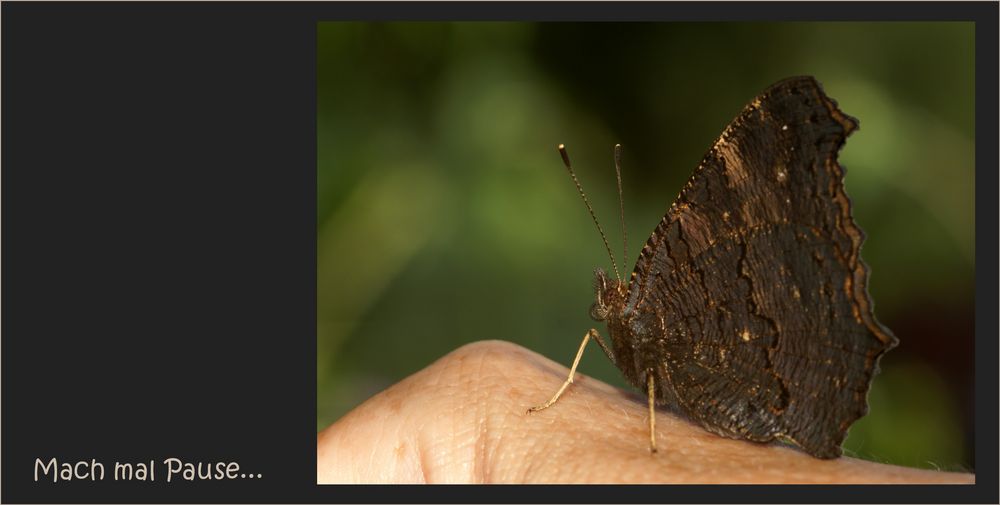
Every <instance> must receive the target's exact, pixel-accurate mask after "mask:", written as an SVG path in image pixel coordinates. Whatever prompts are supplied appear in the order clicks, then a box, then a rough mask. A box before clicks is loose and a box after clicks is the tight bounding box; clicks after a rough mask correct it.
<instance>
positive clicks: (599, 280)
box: [590, 268, 625, 321]
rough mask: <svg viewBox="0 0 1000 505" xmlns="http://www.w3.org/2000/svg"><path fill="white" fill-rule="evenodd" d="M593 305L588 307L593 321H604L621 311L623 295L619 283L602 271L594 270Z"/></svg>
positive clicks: (621, 286)
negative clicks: (616, 311)
mask: <svg viewBox="0 0 1000 505" xmlns="http://www.w3.org/2000/svg"><path fill="white" fill-rule="evenodd" d="M594 295H595V301H594V304H593V305H591V306H590V317H591V318H593V319H594V321H606V320H607V319H608V317H610V316H611V315H612V314H614V313H615V310H616V309H617V310H621V306H622V304H623V303H624V300H625V293H624V289H623V285H622V283H621V281H619V280H617V279H614V278H609V277H608V274H607V273H605V272H604V270H603V269H600V268H598V269H596V270H594Z"/></svg>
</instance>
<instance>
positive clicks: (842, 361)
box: [532, 77, 897, 458]
mask: <svg viewBox="0 0 1000 505" xmlns="http://www.w3.org/2000/svg"><path fill="white" fill-rule="evenodd" d="M857 127H858V123H857V120H855V119H854V118H852V117H850V116H848V115H846V114H844V113H843V112H841V111H840V110H839V109H838V108H837V104H836V103H835V102H834V101H833V100H831V99H830V98H828V97H827V96H826V95H825V94H824V93H823V90H822V89H821V87H820V85H819V83H818V82H816V80H815V79H814V78H812V77H794V78H790V79H786V80H783V81H781V82H778V83H777V84H774V85H773V86H771V87H770V88H768V89H767V90H765V91H764V92H763V93H762V94H761V95H759V96H758V97H756V98H754V99H753V101H752V102H750V104H749V105H747V106H746V108H744V109H743V112H741V113H740V115H739V116H737V117H736V119H734V120H733V121H732V123H730V124H729V126H728V127H727V128H726V129H725V131H724V132H723V133H722V136H721V137H720V138H719V139H718V140H717V141H716V142H715V145H713V146H712V148H711V149H710V150H709V151H708V154H706V155H705V158H704V159H703V160H702V162H701V164H700V165H699V166H698V168H697V169H695V171H694V174H693V175H692V176H691V178H690V180H688V182H687V184H686V185H685V186H684V188H683V190H681V193H680V195H679V196H678V197H677V199H676V201H675V202H674V203H673V205H671V206H670V210H669V211H667V214H666V216H664V217H663V220H662V221H661V222H660V224H659V225H658V226H657V227H656V229H655V230H654V231H653V234H652V236H650V237H649V240H648V241H647V242H646V245H645V247H644V248H643V249H642V252H641V253H640V255H639V259H638V261H637V262H636V265H635V269H634V271H633V272H632V276H631V278H630V279H629V280H628V282H627V283H626V282H624V281H622V280H620V279H617V278H609V277H608V276H607V275H606V274H605V273H604V272H603V271H602V270H598V271H597V272H596V279H595V285H596V291H597V293H596V295H597V301H596V303H595V304H594V306H593V307H592V308H591V316H592V317H593V318H594V319H595V320H597V321H606V322H607V326H608V331H609V333H610V335H611V345H610V346H608V345H607V344H606V343H605V342H604V341H603V339H601V337H600V334H598V333H597V331H596V330H593V329H592V330H590V332H588V333H587V335H586V336H585V337H584V341H583V343H582V344H581V346H580V351H579V352H578V353H577V356H576V360H575V361H574V364H573V368H572V370H571V371H570V377H569V379H568V380H567V381H566V383H564V384H563V387H562V388H561V389H560V390H559V391H558V392H557V393H556V395H555V396H553V398H552V399H551V400H549V402H547V403H546V404H544V405H542V406H539V407H535V408H533V409H532V410H533V411H534V410H541V409H543V408H546V407H548V406H549V405H551V404H552V403H554V402H555V401H556V400H557V399H558V398H559V395H561V394H562V392H563V391H564V390H565V388H566V386H568V385H569V383H570V382H572V377H573V373H574V372H575V369H576V365H577V364H578V363H579V360H580V356H581V355H582V352H583V349H584V347H585V346H586V343H587V341H588V340H589V339H590V338H593V339H595V340H597V342H598V344H600V346H601V348H602V349H603V350H604V352H605V354H607V356H608V358H610V359H611V361H612V362H613V363H615V365H617V366H618V368H619V369H621V370H622V372H623V373H624V374H625V377H626V378H627V379H628V381H629V382H630V383H631V384H632V385H633V386H635V387H637V388H640V389H644V390H645V391H646V392H647V395H648V397H649V405H650V411H651V415H650V437H651V438H650V443H651V445H650V448H651V449H652V450H653V451H655V450H656V449H655V437H654V432H653V427H652V423H653V419H655V418H654V416H653V415H652V409H653V403H654V402H655V403H656V404H658V405H665V406H667V407H669V408H670V409H671V410H673V411H675V412H678V413H681V414H683V415H685V416H687V417H688V418H690V419H691V420H693V421H695V422H697V423H699V424H700V425H701V426H703V427H704V428H705V429H706V430H708V431H710V432H713V433H716V434H719V435H722V436H725V437H730V438H735V439H745V440H751V441H755V442H771V441H775V440H778V441H784V442H787V443H791V444H794V445H796V446H798V447H800V448H802V449H803V450H805V451H806V452H808V453H809V454H811V455H813V456H815V457H818V458H835V457H837V456H840V454H841V448H840V445H841V443H842V442H843V441H844V438H845V437H846V435H847V430H848V428H849V427H850V426H851V424H852V423H853V422H854V421H856V420H857V419H858V418H860V417H861V416H863V415H865V414H866V413H867V411H868V405H867V401H866V396H867V393H868V389H869V386H870V384H871V380H872V377H873V376H874V375H875V374H876V373H877V371H878V361H879V358H880V357H881V356H882V354H884V353H885V352H886V351H887V350H889V349H891V348H892V347H893V346H895V345H896V343H897V340H896V337H894V336H893V335H892V333H891V332H890V331H889V330H888V329H887V328H885V327H884V326H882V325H881V324H879V322H878V321H877V320H876V319H875V316H874V315H873V313H872V300H871V298H870V297H869V295H868V289H867V284H868V268H867V266H866V265H865V264H864V262H862V260H861V256H860V254H859V253H860V249H861V243H862V241H863V239H864V234H863V233H862V231H861V229H860V228H859V227H858V225H857V224H856V223H855V222H854V219H853V218H852V216H851V202H850V200H849V199H848V197H847V195H846V194H845V193H844V184H843V177H844V169H843V168H842V167H841V166H840V165H839V164H838V163H837V152H838V151H839V150H840V148H841V146H843V144H844V141H845V139H846V138H847V136H848V135H849V134H850V133H851V132H853V131H854V130H855V129H857ZM560 152H561V153H562V155H563V161H564V162H565V164H566V166H567V168H568V169H569V158H568V157H567V156H566V153H565V150H564V149H563V148H562V146H560ZM619 157H620V151H619V150H618V149H617V146H616V168H617V166H618V159H619ZM619 173H620V169H619ZM570 174H571V175H572V169H570ZM573 179H574V182H575V181H576V177H575V176H573ZM578 187H579V184H578ZM619 187H620V176H619ZM582 194H583V192H582V191H581V195H582ZM584 200H585V201H586V197H584ZM588 208H589V204H588ZM592 212H593V211H591V213H592ZM595 223H596V220H595ZM598 228H600V226H599V225H598ZM602 236H603V232H602ZM606 243H607V241H606V240H605V244H606ZM609 253H610V249H609ZM613 261H614V260H613V258H612V262H613ZM615 270H616V274H617V267H615Z"/></svg>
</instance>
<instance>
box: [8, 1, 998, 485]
mask: <svg viewBox="0 0 1000 505" xmlns="http://www.w3.org/2000/svg"><path fill="white" fill-rule="evenodd" d="M997 6H998V5H997V3H995V2H912V3H903V2H846V3H833V2H803V3H787V2H767V3H749V2H726V3H722V2H712V3H645V2H643V3H636V2H615V3H610V2H601V3H563V2H539V3H522V2H518V3H497V2H473V3H452V2H437V3H420V4H418V3H413V2H395V3H385V2H379V3H370V4H363V3H339V4H329V3H327V4H322V3H312V2H301V3H298V2H296V3H244V4H235V3H178V4H168V3H117V2H108V3H10V2H7V3H4V4H2V13H3V19H2V22H3V26H2V37H3V40H2V42H3V45H2V47H3V55H2V64H3V70H4V71H5V72H4V77H5V79H4V82H3V97H2V98H3V103H4V106H5V107H4V108H3V111H2V120H3V126H4V127H5V128H4V129H3V139H2V142H3V147H4V149H3V150H2V153H3V154H2V156H3V158H2V162H3V168H4V171H3V176H4V179H5V180H4V182H5V183H6V184H4V185H3V202H2V204H3V211H4V212H3V226H2V231H3V234H4V236H3V239H4V245H5V249H4V251H3V252H4V254H3V258H2V260H3V271H4V274H5V275H4V277H3V281H2V282H3V286H2V287H3V290H4V291H5V294H7V296H6V297H5V298H4V306H3V308H4V309H5V311H4V312H5V313H4V315H5V316H7V317H6V318H4V319H3V330H4V331H3V337H4V338H3V341H2V346H3V352H2V356H3V358H2V359H3V363H2V374H3V376H2V378H3V391H2V393H3V395H2V398H3V411H4V413H5V415H4V420H3V432H2V436H3V442H4V445H3V455H2V458H3V460H2V462H3V475H2V477H3V484H4V486H3V487H2V500H3V501H4V502H26V503H39V502H81V503H103V502H109V503H114V502H158V503H164V502H222V503H227V502H254V503H256V502H262V503H267V502H272V503H273V502H321V501H334V502H338V501H339V502H371V503H381V502H417V503H434V502H440V503H457V502H485V503H503V502H520V501H530V502H552V503H570V502H575V503H614V502H636V503H657V502H747V503H783V502H817V503H848V502H865V503H877V502H886V503H904V502H906V503H946V502H955V503H995V502H997V501H998V495H997V474H998V472H997V453H996V448H997V431H996V427H997V426H998V413H997V403H996V399H997V397H998V394H997V393H998V392H997V369H996V356H997V338H996V336H997V334H998V333H1000V332H998V326H997V319H996V307H997V305H998V299H997V279H998V276H997V270H996V268H997V267H996V264H995V262H994V261H993V258H996V257H997V255H998V251H997V245H998V243H997V239H996V238H995V237H996V235H995V234H996V230H997V229H998V227H997V212H996V211H997V208H996V188H997V187H998V184H997V167H998V160H997V145H996V139H997V138H998V132H997V110H998V107H997V95H996V90H997V89H998V76H997V61H998V57H997V44H996V43H997V40H998V39H997V16H998V9H997ZM362 19H367V20H512V21H514V20H534V21H667V20H671V21H685V20H690V21H754V20H759V21H808V20H817V21H818V20H826V21H861V20H870V21H915V20H947V21H974V22H976V46H977V47H976V58H977V73H976V79H977V81H976V93H977V96H976V105H977V111H978V112H979V114H977V119H976V121H977V123H976V126H977V132H976V134H977V140H978V142H977V143H976V162H977V168H978V170H977V173H976V176H977V182H978V184H977V189H976V200H977V203H976V205H977V209H976V210H977V219H976V221H977V224H976V226H977V234H976V236H977V237H978V238H979V240H978V241H977V245H976V247H977V250H976V253H977V256H978V257H979V258H985V259H986V260H985V261H981V262H979V264H977V286H976V289H977V293H976V295H977V296H976V304H977V307H976V308H977V319H976V323H977V324H976V330H977V332H976V334H977V351H978V352H977V355H976V398H977V403H976V406H977V408H976V441H977V445H978V450H977V452H976V457H977V459H976V468H977V474H978V481H979V482H978V483H977V484H976V485H975V486H958V487H955V486H808V487H803V486H586V487H583V486H532V487H523V486H482V487H467V486H435V487H416V486H360V487H343V486H317V485H315V457H316V456H315V425H314V411H315V394H316V390H315V388H316V382H315V369H314V368H313V367H312V365H311V364H312V363H314V362H315V357H314V353H315V341H314V339H313V337H312V336H313V335H314V334H315V314H314V304H315V292H314V289H315V186H314V184H315V172H314V169H315V168H314V167H315V163H316V152H315V151H316V146H315V139H316V131H315V110H316V93H315V91H316V90H315V78H316V75H315V69H314V67H315V55H316V53H315V44H316V38H315V29H316V23H317V22H318V21H325V20H362ZM247 104H253V106H254V108H255V111H254V112H255V113H254V115H253V117H247V116H246V114H245V111H246V110H247ZM109 140H110V141H109ZM247 145H253V146H255V148H256V149H255V150H254V151H252V152H250V151H247V150H246V148H245V147H246V146H247ZM275 167H280V168H281V170H276V169H275ZM237 176H238V177H239V178H240V179H239V180H240V181H241V184H240V185H239V186H235V185H234V184H233V180H234V177H237ZM53 181H63V182H66V181H69V182H71V185H69V186H65V185H63V186H59V185H56V184H54V183H53ZM237 210H238V211H239V212H236V211H237ZM66 215H69V216H74V218H75V219H76V221H74V222H72V223H66V222H65V221H62V220H60V219H59V217H60V216H66ZM247 215H249V216H250V217H251V218H252V221H251V223H250V224H248V225H247V226H246V227H240V226H237V227H235V231H233V230H234V228H233V227H232V226H231V225H232V223H233V222H239V221H236V220H237V219H245V218H246V216H247ZM139 216H141V217H142V218H141V219H140V218H139ZM151 219H152V222H153V223H155V224H158V225H159V228H158V229H156V230H150V229H148V228H147V227H148V225H149V223H150V222H151V221H150V220H151ZM223 223H224V224H226V226H225V227H223V226H217V224H223ZM151 245H156V246H157V247H151ZM67 247H73V248H75V249H76V250H75V251H74V257H75V258H77V262H75V263H73V264H69V265H66V264H65V260H66V257H65V256H63V255H62V254H61V252H62V251H65V250H66V248H67ZM247 251H251V252H247ZM80 259H83V260H85V261H79V260H80ZM248 275H253V276H254V278H255V279H256V280H257V282H258V283H259V284H257V285H255V286H253V287H249V288H248V286H247V285H246V284H245V282H243V279H244V278H245V277H246V276H248ZM109 305H110V306H113V307H114V308H115V310H114V317H112V316H109V315H108V314H109V312H108V310H107V307H108V306H109ZM248 313H249V314H255V315H257V316H258V317H257V318H256V319H254V320H253V321H249V322H250V323H253V324H244V325H242V326H234V317H233V316H234V315H240V314H248ZM150 326H153V327H154V330H152V331H164V332H166V333H164V335H165V336H167V337H169V339H170V340H169V341H170V342H172V344H171V345H169V346H166V347H160V348H155V347H150V345H148V344H146V343H145V342H143V341H141V340H136V335H141V334H143V332H148V331H150V330H149V328H150ZM162 328H167V329H169V330H170V331H167V330H163V329H162ZM276 333H283V334H284V335H286V336H287V340H283V341H282V342H274V341H273V338H274V335H275V334H276ZM942 338H943V339H947V336H942ZM53 350H57V351H58V352H53ZM177 371H181V372H183V373H180V374H176V375H170V373H172V372H177ZM71 372H78V373H82V374H90V375H83V376H85V377H89V378H95V377H96V378H98V379H102V380H104V381H106V382H107V383H112V382H111V381H115V380H117V379H120V377H121V376H123V375H125V376H137V377H142V378H143V379H144V380H142V381H137V382H136V383H130V382H116V383H115V384H116V388H114V389H100V390H89V389H88V390H85V391H79V390H75V389H74V388H73V387H71V386H74V385H76V384H78V383H79V382H80V381H81V378H80V377H81V375H77V374H72V373H71ZM206 381H208V382H212V383H218V384H223V385H224V386H225V389H224V391H223V392H222V393H219V392H213V391H200V390H198V389H196V388H199V387H203V386H204V384H205V383H206ZM47 451H48V452H49V453H53V454H57V455H64V456H65V457H72V456H74V455H75V456H77V457H84V456H90V455H93V456H96V457H101V456H102V455H105V454H106V455H109V457H129V456H133V455H134V457H135V459H140V458H141V457H142V456H145V455H157V456H160V455H164V454H176V455H179V456H181V457H185V458H189V459H202V460H212V459H214V458H218V457H220V453H225V455H226V457H229V458H230V459H236V460H239V461H241V462H244V463H245V464H246V465H247V466H250V467H253V468H256V469H259V471H261V472H262V473H264V474H265V475H266V477H265V479H263V480H261V481H258V482H255V483H253V484H251V483H248V482H237V483H234V484H232V485H231V484H230V483H215V482H213V483H208V484H205V485H190V486H163V485H155V486H142V485H136V486H125V485H117V486H106V485H101V484H100V483H98V484H94V485H86V484H80V485H76V484H74V485H72V486H44V487H42V486H38V485H36V484H34V483H32V482H31V481H30V478H29V476H28V475H27V472H25V470H24V468H25V463H24V462H25V460H26V458H31V457H33V456H35V455H39V454H40V453H42V454H44V453H46V452H47ZM101 451H103V452H101Z"/></svg>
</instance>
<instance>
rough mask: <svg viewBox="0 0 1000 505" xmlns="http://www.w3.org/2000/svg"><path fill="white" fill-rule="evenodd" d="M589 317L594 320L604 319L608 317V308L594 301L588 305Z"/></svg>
mask: <svg viewBox="0 0 1000 505" xmlns="http://www.w3.org/2000/svg"><path fill="white" fill-rule="evenodd" d="M590 318H591V319H593V320H594V321H604V320H605V319H607V318H608V309H606V308H604V307H603V306H601V304H599V303H597V302H594V304H593V305H591V306H590Z"/></svg>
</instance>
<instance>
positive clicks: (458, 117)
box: [316, 22, 975, 470]
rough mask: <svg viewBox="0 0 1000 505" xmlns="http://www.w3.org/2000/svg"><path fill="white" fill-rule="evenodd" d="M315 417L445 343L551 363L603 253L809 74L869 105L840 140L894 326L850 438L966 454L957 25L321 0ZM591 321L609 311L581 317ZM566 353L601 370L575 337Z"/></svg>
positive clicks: (969, 242) (963, 87) (635, 241)
mask: <svg viewBox="0 0 1000 505" xmlns="http://www.w3.org/2000/svg"><path fill="white" fill-rule="evenodd" d="M318 34H319V46H318V50H319V56H318V58H319V61H318V99H319V110H318V118H317V126H318V135H319V138H318V150H319V151H318V155H319V166H318V170H317V181H318V199H319V202H318V226H317V235H318V246H317V247H318V279H317V289H318V321H317V322H318V335H317V351H318V352H317V370H318V374H317V377H318V379H317V380H318V397H317V420H316V425H317V429H322V428H323V427H325V426H327V425H328V424H329V423H331V422H333V421H335V420H336V419H337V418H339V417H340V416H341V415H343V414H344V413H346V412H347V411H348V410H350V409H351V408H353V407H355V406H357V405H358V404H360V403H361V402H362V401H364V400H365V399H366V398H368V397H369V396H371V395H373V394H375V393H376V392H378V391H380V390H382V389H383V388H385V387H387V386H389V385H390V384H392V383H394V382H396V381H398V380H400V379H402V378H403V377H405V376H407V375H409V374H411V373H413V372H415V371H417V370H419V369H421V368H423V367H425V366H427V365H428V364H430V363H431V362H432V361H434V360H435V359H437V358H439V357H441V356H442V355H444V354H446V353H447V352H449V351H451V350H453V349H455V348H457V347H459V346H461V345H462V344H466V343H470V342H474V341H477V340H483V339H504V340H510V341H513V342H517V343H519V344H521V345H524V346H526V347H528V348H531V349H533V350H536V351H538V352H540V353H542V354H544V355H546V356H548V357H550V358H552V359H554V360H556V361H558V362H561V363H564V364H566V365H569V363H570V362H571V361H572V358H573V354H574V352H575V351H576V349H577V345H578V344H579V341H580V338H581V337H582V335H583V333H584V332H585V331H586V330H587V329H588V328H590V327H591V326H592V324H593V323H592V321H591V319H590V318H589V317H588V315H587V314H588V313H587V311H588V308H589V307H590V305H591V303H593V296H594V295H593V292H592V284H591V283H592V277H593V270H594V267H597V266H603V267H605V268H609V267H610V265H609V261H608V259H607V256H606V252H605V251H604V247H603V246H602V244H601V240H600V238H599V236H598V235H597V233H596V232H595V230H594V226H593V224H592V223H591V220H590V217H589V216H588V215H587V212H586V210H585V208H584V206H583V204H582V203H581V201H580V199H579V197H578V195H577V194H576V189H575V188H574V187H573V185H572V183H571V181H570V179H569V178H568V177H567V175H566V172H565V170H564V169H563V167H562V164H561V162H560V160H559V156H558V154H557V153H556V149H555V146H556V145H557V144H558V143H565V144H566V145H567V147H568V149H569V152H570V155H571V157H572V158H573V160H574V167H575V168H576V170H577V172H578V174H579V176H580V178H581V182H582V183H583V186H584V188H585V189H586V191H587V192H588V196H589V197H590V199H591V201H592V202H593V204H594V206H595V210H596V211H597V215H598V216H599V218H601V220H602V222H603V224H604V227H605V229H606V230H607V231H608V234H609V235H610V236H609V240H610V242H611V244H612V245H613V246H615V247H616V254H618V255H619V257H620V254H621V253H620V245H616V244H620V243H621V242H620V238H619V237H620V231H619V226H618V224H617V219H618V217H617V197H616V190H615V182H614V171H613V164H612V146H613V145H614V144H615V143H618V142H620V143H622V144H623V145H624V147H625V156H624V175H623V176H624V193H625V206H626V217H627V224H628V229H629V231H630V233H629V251H630V252H631V254H630V255H631V257H630V258H628V265H629V267H628V269H629V270H631V267H632V265H633V263H634V261H635V256H636V253H637V252H638V251H639V249H640V247H641V245H642V244H643V243H644V242H645V240H646V238H647V237H648V236H649V233H650V232H651V231H652V229H653V227H654V226H655V225H656V224H657V222H658V221H659V220H660V218H661V217H662V216H663V214H664V212H665V211H666V209H667V207H668V206H669V205H670V203H671V202H672V201H673V199H674V197H675V196H676V195H677V193H678V191H679V190H680V187H681V186H682V184H683V183H684V181H685V180H686V179H687V178H688V177H689V176H690V175H691V172H692V170H693V169H694V168H695V167H696V166H697V165H698V163H699V161H700V160H701V158H702V156H703V155H704V154H705V152H706V151H707V150H708V148H709V147H710V146H711V145H712V143H713V142H714V141H715V139H716V137H717V136H718V135H719V134H720V133H721V132H722V129H723V128H724V127H725V126H726V124H728V122H729V121H730V120H731V119H732V118H733V117H735V116H736V114H737V113H738V112H739V111H740V110H741V109H742V107H743V106H744V105H745V104H746V103H747V102H749V101H750V100H751V99H752V98H753V97H754V96H755V95H757V94H758V93H759V92H760V91H762V90H763V89H764V88H766V87H767V86H768V85H770V84H771V83H773V82H775V81H777V80H779V79H781V78H784V77H787V76H792V75H800V74H811V75H814V76H816V77H817V78H818V80H819V81H820V82H821V83H822V84H823V85H824V89H825V90H826V92H827V93H828V94H829V95H830V96H831V97H833V98H834V99H836V100H837V101H838V103H839V104H840V106H841V108H842V109H843V110H844V111H845V112H847V113H848V114H851V115H853V116H855V117H857V118H858V119H859V120H860V122H861V129H860V130H859V131H858V132H856V133H855V134H854V135H852V136H851V138H850V139H849V141H848V142H847V145H846V147H845V148H844V150H843V151H842V152H841V157H840V159H841V163H842V164H843V165H844V166H845V167H846V168H847V170H848V173H847V177H846V186H847V192H848V194H849V195H850V196H851V198H852V200H853V201H854V215H855V218H856V219H857V221H858V222H859V223H860V225H861V226H862V228H864V230H865V231H866V232H867V235H868V240H867V241H866V242H865V245H864V248H863V250H862V255H863V257H864V259H865V260H866V261H867V262H868V264H869V265H870V266H871V267H872V274H871V282H870V291H871V293H872V296H873V297H874V299H875V302H876V315H877V316H878V318H879V319H880V320H881V321H882V322H883V323H884V324H885V325H887V326H888V327H889V328H891V329H892V330H893V331H894V332H895V333H896V335H897V336H898V337H899V339H900V342H901V344H900V346H899V347H898V348H897V349H895V350H894V351H892V352H890V353H889V354H887V355H886V357H885V358H884V359H883V360H882V374H881V375H880V376H878V377H877V378H876V380H875V382H874V386H873V388H872V391H871V394H870V404H871V413H870V414H869V415H868V416H867V417H865V418H863V419H862V420H860V421H859V422H858V423H857V424H855V425H854V427H853V428H852V429H851V432H850V436H849V438H848V441H847V442H846V444H845V448H846V449H847V450H848V454H853V455H856V456H858V457H862V458H867V459H872V460H876V461H882V462H889V463H895V464H902V465H909V466H918V467H926V468H942V469H946V470H972V469H974V463H973V462H974V445H973V437H972V435H973V424H972V423H973V421H972V418H973V397H972V391H973V382H972V381H973V368H972V367H973V349H974V344H973V330H974V327H973V291H974V265H975V263H974V260H975V257H974V243H975V233H974V225H975V216H974V212H973V206H974V195H973V186H974V183H975V182H974V181H975V176H974V169H973V162H974V153H973V148H974V143H975V132H974V126H973V118H974V98H973V97H974V82H973V76H974V70H973V69H974V61H973V59H974V58H973V56H974V25H973V24H971V23H629V24H617V23H540V24H536V23H415V22H409V23H322V24H320V25H319V27H318ZM599 328H600V329H601V330H602V331H604V327H603V325H601V326H600V327H599ZM581 371H582V372H583V373H585V374H588V375H592V376H595V377H598V378H600V379H602V380H604V381H607V382H609V383H611V384H614V385H618V386H623V387H624V386H625V384H624V382H623V380H622V379H621V377H620V375H619V372H618V370H617V369H615V368H614V367H613V366H612V365H611V363H610V362H608V360H607V359H606V358H605V356H604V355H603V354H602V353H601V351H600V349H599V348H598V347H597V346H590V348H589V349H588V350H587V353H586V355H585V356H584V359H583V362H582V364H581Z"/></svg>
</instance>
